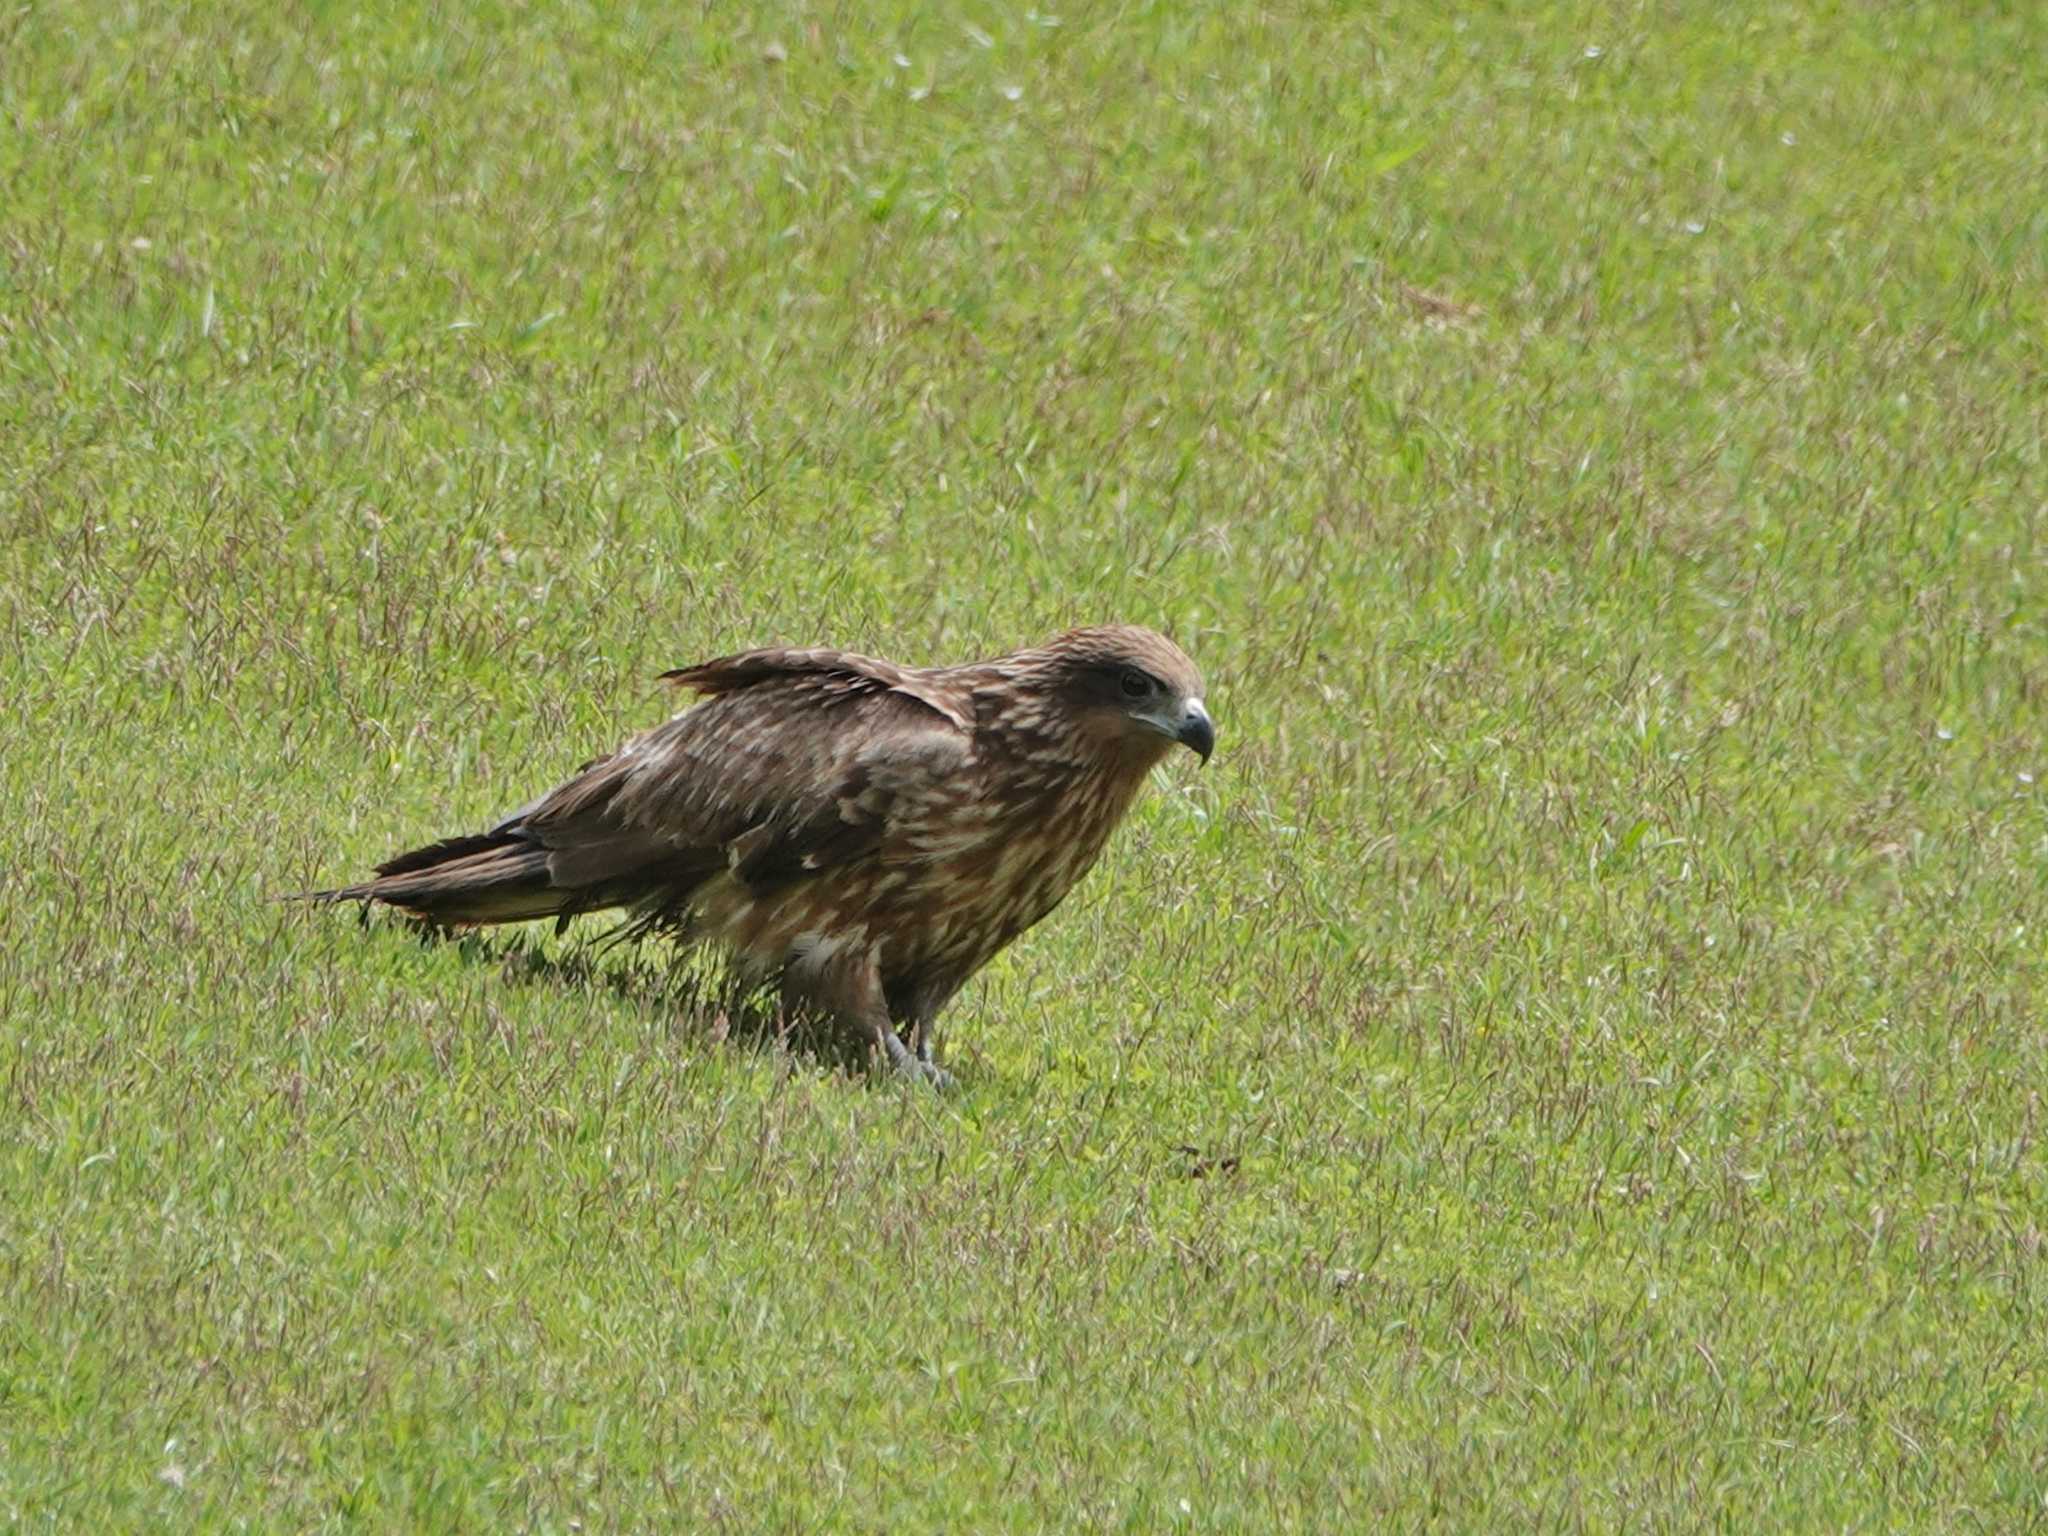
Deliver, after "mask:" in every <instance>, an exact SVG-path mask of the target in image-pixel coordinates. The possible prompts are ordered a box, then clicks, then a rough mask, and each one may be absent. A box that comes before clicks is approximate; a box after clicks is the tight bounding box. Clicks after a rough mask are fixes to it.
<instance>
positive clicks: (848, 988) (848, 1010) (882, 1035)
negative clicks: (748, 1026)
mask: <svg viewBox="0 0 2048 1536" xmlns="http://www.w3.org/2000/svg"><path fill="white" fill-rule="evenodd" d="M782 997H783V1002H784V1004H785V1006H787V1005H790V1004H796V1005H798V1006H802V1005H804V1004H809V1005H811V1006H812V1007H814V1008H819V1009H822V1010H824V1011H825V1012H826V1013H828V1014H830V1015H831V1016H832V1017H833V1018H835V1019H837V1020H839V1022H840V1023H842V1024H843V1025H845V1026H846V1027H847V1028H848V1029H850V1030H851V1031H852V1032H853V1033H854V1035H855V1036H856V1038H859V1039H863V1040H866V1041H868V1042H869V1043H870V1044H871V1045H872V1046H873V1047H874V1049H875V1052H876V1054H877V1055H878V1056H880V1057H881V1058H882V1059H884V1060H886V1061H887V1062H888V1063H889V1066H890V1068H891V1069H892V1070H894V1071H896V1072H899V1073H901V1074H902V1075H903V1076H905V1077H911V1078H917V1079H920V1080H922V1081H925V1082H931V1083H937V1084H939V1085H940V1086H944V1081H943V1080H944V1078H945V1074H944V1073H943V1072H941V1071H940V1070H939V1069H938V1068H937V1067H936V1066H934V1065H932V1063H931V1062H930V1060H929V1059H924V1060H920V1059H919V1058H918V1057H916V1056H914V1055H912V1054H911V1051H910V1048H909V1047H908V1046H906V1045H905V1044H904V1043H903V1040H902V1037H901V1036H899V1035H898V1034H897V1033H896V1021H895V1020H894V1019H892V1018H890V1017H889V1000H888V998H887V997H886V996H885V995H884V993H883V991H882V973H881V968H880V967H879V966H878V965H877V964H876V963H875V956H874V952H873V951H872V950H839V951H837V952H835V953H832V954H829V955H827V956H824V957H819V956H816V955H812V956H807V957H805V958H804V959H801V960H798V961H796V962H793V963H792V964H791V965H790V967H789V969H788V970H786V971H785V972H784V973H783V977H782Z"/></svg>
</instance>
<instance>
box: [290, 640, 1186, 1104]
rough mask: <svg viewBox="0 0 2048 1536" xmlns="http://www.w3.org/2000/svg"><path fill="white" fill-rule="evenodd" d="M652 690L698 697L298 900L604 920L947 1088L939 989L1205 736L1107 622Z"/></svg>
mask: <svg viewBox="0 0 2048 1536" xmlns="http://www.w3.org/2000/svg"><path fill="white" fill-rule="evenodd" d="M662 676H663V677H664V678H665V679H667V680H669V681H671V682H674V683H676V684H678V685H680V686H682V687H685V688H689V689H693V690H695V691H696V692H697V693H698V694H700V695H703V698H702V699H701V700H700V701H699V702H698V703H696V704H694V705H693V706H691V707H690V708H688V709H685V710H684V711H682V712H681V713H680V714H678V715H676V716H674V717H673V718H671V719H670V720H668V721H667V722H665V723H664V724H661V725H658V726H655V727H654V728H653V729H652V730H649V731H644V732H642V733H641V734H640V735H638V736H635V737H633V738H632V739H630V740H629V741H627V742H626V743H625V744H624V745H623V746H621V747H620V748H619V749H618V750H617V751H615V752H613V753H611V754H610V755H609V756H606V757H601V758H598V759H596V760H595V761H594V762H591V763H589V764H588V765H586V766H585V767H584V768H583V769H582V771H580V772H579V773H577V774H576V776H575V777H573V778H571V779H570V780H569V781H568V782H567V783H565V784H562V785H561V786H559V787H558V788H556V789H553V790H550V791H549V792H548V793H547V794H545V795H542V796H541V797H540V798H539V799H538V800H535V801H533V802H532V803H531V804H529V805H526V806H524V807H523V808H521V809H520V810H518V811H515V812H513V813H512V814H511V815H510V816H508V817H506V818H505V819H504V820H503V821H501V822H499V823H498V824H497V825H496V826H494V827H492V828H491V829H490V830H489V831H488V832H484V833H480V834H477V835H474V836H467V837H450V838H444V839H442V840H441V841H439V842H436V843H430V844H428V845H427V846H425V847H423V848H418V849H415V850H413V851H412V852H410V853H404V854H400V855H399V856H398V857H397V858H394V859H391V860H388V861H387V862H385V863H383V864H380V865H378V866H377V874H376V878H375V879H373V880H368V881H365V882H363V883H362V884H360V885H351V886H346V887H343V888H341V889H339V890H332V891H319V892H313V893H310V898H311V899H314V900H325V901H344V900H360V901H375V902H384V903H388V904H389V905H391V906H394V907H398V908H400V909H402V910H404V911H406V912H409V913H412V914H413V915H414V916H416V917H419V918H421V919H423V920H425V921H427V922H429V923H432V924H436V925H443V926H461V925H468V924H483V923H512V922H522V921H526V920H528V919H533V918H547V917H553V918H557V919H559V920H561V921H563V922H566V921H567V919H568V918H569V917H571V916H574V915H575V914H577V913H580V912H593V911H598V910H601V909H607V908H623V909H625V910H626V912H627V914H628V918H627V927H626V931H627V932H628V933H631V934H634V935H639V934H645V933H650V932H658V931H659V932H668V933H672V934H675V935H678V936H679V937H681V938H682V939H683V940H684V941H686V942H706V943H711V944H715V945H718V946H720V947H722V948H723V949H724V951H725V952H726V953H727V954H728V956H729V957H730V958H731V959H732V961H733V962H734V963H735V965H736V967H737V974H738V975H739V976H740V977H742V978H743V979H744V980H746V981H748V982H750V983H767V984H776V985H779V987H780V989H781V996H782V1001H783V1004H784V1006H785V1007H787V1008H791V1009H795V1010H802V1011H804V1012H807V1013H809V1014H812V1015H818V1014H822V1015H824V1016H825V1017H826V1018H827V1019H829V1020H832V1021H836V1022H837V1023H838V1024H839V1025H840V1026H842V1027H844V1028H845V1029H847V1030H849V1031H851V1032H852V1034H853V1038H854V1040H855V1041H856V1042H857V1043H860V1042H864V1043H868V1044H871V1045H872V1046H873V1047H874V1049H875V1050H876V1051H878V1052H880V1053H881V1055H882V1056H884V1057H886V1059H887V1061H888V1062H889V1063H890V1065H892V1066H893V1067H895V1068H896V1069H897V1070H898V1071H901V1072H903V1073H905V1074H907V1075H910V1076H913V1077H923V1078H928V1079H930V1080H932V1081H934V1082H943V1081H944V1080H945V1074H944V1073H943V1072H941V1071H940V1070H939V1069H938V1067H937V1066H936V1065H935V1064H934V1063H933V1061H932V1022H933V1020H934V1018H935V1017H936V1016H937V1015H938V1012H939V1010H940V1009H941V1008H943V1007H944V1006H945V1004H946V1002H947V1000H948V999H950V998H951V997H952V996H953V995H954V993H956V992H958V991H959V990H960V988H961V986H962V985H964V984H965V983H966V981H967V979H968V978H969V977H970V976H972V975H973V974H974V973H975V972H976V971H978V970H980V969H981V968H982V967H983V966H984V965H986V964H987V963H988V962H989V961H990V960H991V959H992V958H993V957H994V956H995V954H996V953H997V951H999V950H1001V949H1002V948H1003V946H1004V945H1006V944H1008V943H1009V942H1010V941H1011V940H1012V939H1014V938H1016V937H1017V935H1019V934H1020V933H1022V932H1023V931H1024V930H1025V929H1027V928H1029V927H1030V926H1031V925H1032V924H1034V923H1036V922H1037V921H1038V920H1039V919H1040V918H1042V917H1044V916H1045V915H1046V914H1047V913H1048V912H1050V911H1052V909H1053V908H1054V907H1056V906H1058V905H1059V903H1060V900H1061V899H1062V898H1063V897H1064V896H1065V895H1066V894H1067V892H1068V891H1070V890H1071V889H1073V887H1074V884H1075V882H1076V881H1078V880H1079V879H1080V878H1081V876H1082V875H1084V874H1085V873H1087V871H1088V868H1089V866H1091V865H1092V864H1094V862H1095V859H1096V856H1097V855H1098V854H1100V853H1101V852H1102V847H1103V844H1104V843H1105V842H1106V841H1107V840H1108V838H1109V834H1110V833H1111V831H1113V830H1114V829H1115V827H1116V825H1117V823H1118V822H1119V821H1121V820H1122V819H1123V816H1124V813H1125V812H1126V811H1127V810H1129V809H1130V806H1131V802H1132V801H1133V799H1134V798H1135V797H1136V796H1137V793H1138V791H1139V789H1140V788H1141V787H1142V786H1143V784H1144V782H1145V779H1146V777H1147V776H1148V775H1149V773H1150V772H1151V770H1152V769H1153V768H1154V767H1155V766H1156V765H1157V764H1158V763H1159V762H1160V760H1161V759H1162V758H1163V757H1164V756H1165V755H1166V754H1167V752H1168V751H1170V750H1171V749H1172V747H1173V746H1174V745H1175V744H1176V743H1178V744H1179V745H1181V746H1185V747H1189V748H1191V749H1193V751H1194V752H1195V753H1196V754H1197V755H1199V756H1200V757H1201V758H1202V760H1203V761H1204V762H1206V761H1207V760H1208V757H1209V753H1210V751H1211V750H1212V749H1213V747H1214V746H1215V743H1216V736H1215V728H1214V726H1213V725H1212V724H1211V723H1210V719H1209V713H1208V710H1207V709H1206V708H1205V706H1204V704H1203V702H1202V676H1201V673H1200V672H1198V671H1197V670H1196V668H1195V664H1194V663H1193V662H1192V661H1190V660H1189V659H1188V658H1187V656H1186V655H1185V654H1183V653H1182V651H1181V649H1180V648H1179V647H1178V646H1176V645H1175V644H1174V643H1173V642H1172V641H1171V640H1168V639H1167V638H1166V637H1165V636H1163V635H1160V634H1156V633H1154V632H1153V631H1151V630H1149V629H1141V628H1137V627H1134V626H1128V625H1115V626H1108V627H1104V628H1096V629H1077V630H1073V631H1070V632H1069V633H1067V634H1063V635H1060V636H1058V637H1057V638H1056V639H1053V640H1050V641H1048V642H1046V643H1045V644H1044V645H1040V646H1037V647H1034V648H1032V649H1029V650H1022V651H1017V652H1014V653H1013V654H1011V655H1008V656H1002V657H998V658H996V659H995V660H993V661H982V662H973V663H969V664H966V665H962V666H951V667H909V666H899V665H897V664H895V663H893V662H888V661H881V660H878V659H876V658H874V657H871V656H861V655H856V654H854V653H852V652H849V651H834V650H755V651H746V652H742V653H740V654H738V655H734V656H724V657H720V658H719V659H718V660H716V661H707V662H703V663H700V664H699V665H697V666H692V667H682V668H678V669H677V670H675V671H672V672H665V673H663V674H662ZM905 1035H907V1036H908V1042H907V1044H906V1041H905V1039H904V1038H903V1037H904V1036H905Z"/></svg>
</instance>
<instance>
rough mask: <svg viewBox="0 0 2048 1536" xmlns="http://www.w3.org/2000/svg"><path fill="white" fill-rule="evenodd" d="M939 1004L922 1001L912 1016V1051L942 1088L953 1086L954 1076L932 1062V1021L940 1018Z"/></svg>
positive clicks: (927, 1072) (925, 1070)
mask: <svg viewBox="0 0 2048 1536" xmlns="http://www.w3.org/2000/svg"><path fill="white" fill-rule="evenodd" d="M938 1012H939V1004H938V1001H937V1000H935V999H929V998H924V999H920V1000H919V1001H918V1003H917V1006H916V1008H915V1009H914V1010H913V1011H912V1012H911V1015H910V1049H911V1053H912V1054H913V1055H915V1056H916V1057H917V1061H918V1065H919V1066H921V1067H923V1068H924V1073H925V1076H927V1077H929V1078H930V1079H931V1080H932V1081H933V1082H934V1083H936V1084H937V1085H938V1086H939V1087H941V1088H950V1087H952V1086H953V1074H952V1073H950V1072H948V1071H947V1070H946V1069H945V1068H944V1067H942V1066H940V1065H939V1064H938V1063H937V1062H936V1061H933V1060H932V1021H933V1020H934V1019H935V1018H937V1017H938Z"/></svg>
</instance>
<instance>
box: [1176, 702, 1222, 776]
mask: <svg viewBox="0 0 2048 1536" xmlns="http://www.w3.org/2000/svg"><path fill="white" fill-rule="evenodd" d="M1173 739H1174V740H1175V741H1177V742H1179V743H1180V744H1181V745H1182V746H1184V747H1186V748H1187V749H1188V750H1189V751H1191V752H1193V753H1194V754H1195V755H1196V756H1197V757H1199V758H1200V759H1201V760H1202V761H1203V762H1205V763H1206V762H1208V761H1209V754H1210V753H1211V752H1214V751H1215V750H1216V722H1215V721H1213V720H1211V719H1210V718H1209V711H1208V710H1206V709H1204V708H1203V707H1202V701H1201V700H1200V699H1189V700H1188V709H1187V713H1186V714H1184V715H1182V716H1181V720H1180V729H1179V730H1177V731H1175V732H1174V733H1173Z"/></svg>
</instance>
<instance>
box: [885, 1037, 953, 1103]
mask: <svg viewBox="0 0 2048 1536" xmlns="http://www.w3.org/2000/svg"><path fill="white" fill-rule="evenodd" d="M882 1049H883V1051H884V1052H885V1053H886V1054H887V1056H888V1058H889V1069H890V1070H891V1071H892V1072H894V1073H895V1074H896V1075H897V1076H898V1077H901V1078H905V1079H907V1080H908V1081H910V1082H914V1083H930V1084H931V1085H932V1087H934V1088H937V1089H939V1090H941V1091H943V1090H945V1089H947V1088H950V1087H952V1086H953V1074H952V1073H950V1072H948V1071H947V1070H946V1069H945V1068H944V1067H942V1066H940V1065H939V1064H938V1063H937V1062H936V1061H933V1060H932V1058H931V1052H930V1051H929V1050H922V1051H919V1052H918V1053H917V1054H916V1055H912V1054H911V1052H910V1048H909V1047H908V1046H906V1045H905V1044H904V1043H903V1042H902V1041H901V1040H900V1039H898V1038H897V1037H896V1036H895V1035H894V1034H893V1033H891V1034H889V1035H886V1036H884V1037H883V1040H882Z"/></svg>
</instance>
